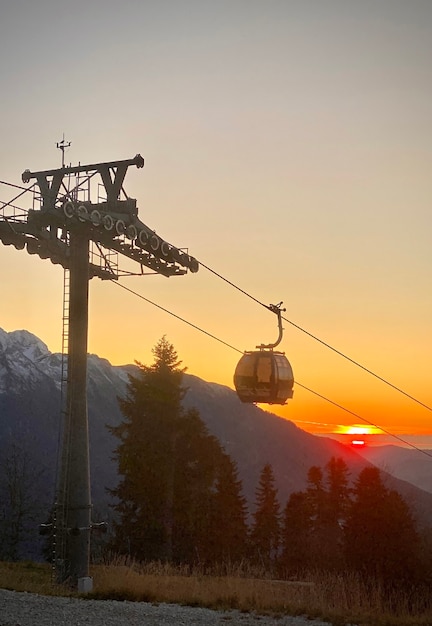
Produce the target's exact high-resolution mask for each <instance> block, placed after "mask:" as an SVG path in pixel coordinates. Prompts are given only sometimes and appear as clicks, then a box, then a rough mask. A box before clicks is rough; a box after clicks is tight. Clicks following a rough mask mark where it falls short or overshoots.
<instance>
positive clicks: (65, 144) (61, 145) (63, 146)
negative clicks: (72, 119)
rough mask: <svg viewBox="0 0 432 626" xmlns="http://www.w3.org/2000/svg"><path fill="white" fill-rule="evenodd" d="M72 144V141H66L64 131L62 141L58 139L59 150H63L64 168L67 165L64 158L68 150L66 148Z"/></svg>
mask: <svg viewBox="0 0 432 626" xmlns="http://www.w3.org/2000/svg"><path fill="white" fill-rule="evenodd" d="M71 144H72V142H71V141H68V142H66V140H65V136H64V133H63V139H62V140H61V141H57V144H56V145H57V148H58V149H59V150H61V152H62V168H64V166H65V160H64V153H65V150H66V148H69V147H70V145H71Z"/></svg>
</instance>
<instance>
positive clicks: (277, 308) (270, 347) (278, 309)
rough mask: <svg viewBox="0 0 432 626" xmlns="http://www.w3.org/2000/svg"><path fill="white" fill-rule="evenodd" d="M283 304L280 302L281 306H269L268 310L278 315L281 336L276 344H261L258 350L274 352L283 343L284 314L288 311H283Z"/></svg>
mask: <svg viewBox="0 0 432 626" xmlns="http://www.w3.org/2000/svg"><path fill="white" fill-rule="evenodd" d="M282 304H283V302H279V304H269V305H268V310H269V311H272V313H275V314H276V315H277V318H278V329H279V336H278V338H277V340H276V341H275V343H269V344H263V343H262V344H261V345H259V346H256V348H259V350H273V348H276V346H278V345H279V344H280V342H281V341H282V336H283V328H282V313H284V312H285V311H286V309H282V308H281V307H282Z"/></svg>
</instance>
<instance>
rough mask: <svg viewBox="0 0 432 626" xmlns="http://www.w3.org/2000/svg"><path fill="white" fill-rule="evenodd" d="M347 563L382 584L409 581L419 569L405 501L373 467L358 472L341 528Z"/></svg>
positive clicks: (415, 537)
mask: <svg viewBox="0 0 432 626" xmlns="http://www.w3.org/2000/svg"><path fill="white" fill-rule="evenodd" d="M345 541H346V554H347V560H348V565H349V566H350V567H352V568H353V569H355V570H357V571H358V572H360V573H362V574H364V575H366V576H368V577H373V578H377V579H379V580H380V581H381V582H383V583H384V584H385V585H389V584H390V585H393V584H395V583H397V584H405V585H406V583H409V584H412V583H413V582H415V580H416V576H417V575H418V572H419V553H418V549H419V536H418V533H417V530H416V527H415V523H414V519H413V517H412V514H411V512H410V509H409V507H408V505H407V504H406V502H405V501H404V500H403V499H402V497H401V496H400V495H399V493H397V492H396V491H393V490H389V489H387V488H386V487H385V485H384V483H383V482H382V478H381V473H380V471H379V469H378V468H376V467H366V468H365V469H364V470H362V472H361V473H360V474H359V476H358V479H357V481H356V484H355V489H354V500H353V502H352V505H351V507H350V510H349V515H348V519H347V523H346V529H345Z"/></svg>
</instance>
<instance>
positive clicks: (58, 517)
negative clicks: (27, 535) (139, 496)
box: [53, 267, 70, 582]
mask: <svg viewBox="0 0 432 626" xmlns="http://www.w3.org/2000/svg"><path fill="white" fill-rule="evenodd" d="M69 302H70V271H69V269H68V268H66V267H65V268H64V270H63V313H62V352H61V369H60V427H59V437H58V443H57V469H56V498H55V504H54V519H53V529H54V533H53V579H55V578H56V576H57V577H58V579H61V574H60V576H59V572H62V567H63V566H62V565H61V563H63V561H64V557H65V553H66V535H65V533H66V528H65V519H66V517H65V515H66V511H65V504H66V493H65V484H64V482H65V478H66V475H65V472H64V469H65V462H66V465H67V460H65V458H62V454H61V451H63V455H64V454H65V452H66V456H67V454H68V453H67V450H68V445H67V443H65V441H64V437H65V433H66V432H68V430H69V429H68V428H67V425H66V421H67V420H68V418H69V411H68V404H67V403H68V352H69ZM57 582H58V580H57Z"/></svg>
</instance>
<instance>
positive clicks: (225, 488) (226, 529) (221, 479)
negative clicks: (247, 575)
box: [210, 455, 248, 566]
mask: <svg viewBox="0 0 432 626" xmlns="http://www.w3.org/2000/svg"><path fill="white" fill-rule="evenodd" d="M246 517H247V505H246V498H245V497H244V496H243V494H242V483H241V481H240V479H239V477H238V469H237V464H236V463H235V461H233V460H232V459H231V457H230V456H228V455H225V456H224V459H223V463H222V464H221V466H220V469H219V473H218V477H217V481H216V490H215V494H214V507H213V516H212V532H211V536H212V539H211V542H212V550H211V559H210V560H211V561H212V562H214V563H218V564H225V565H227V566H229V565H233V564H237V563H239V562H240V561H241V560H242V559H243V558H244V557H245V556H246V547H247V531H248V527H247V523H246Z"/></svg>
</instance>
